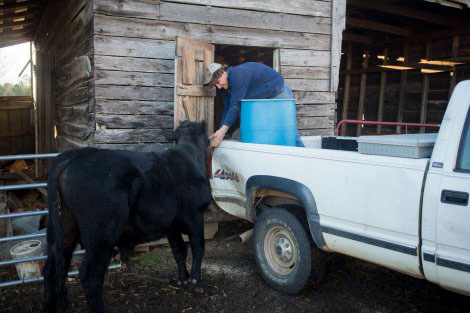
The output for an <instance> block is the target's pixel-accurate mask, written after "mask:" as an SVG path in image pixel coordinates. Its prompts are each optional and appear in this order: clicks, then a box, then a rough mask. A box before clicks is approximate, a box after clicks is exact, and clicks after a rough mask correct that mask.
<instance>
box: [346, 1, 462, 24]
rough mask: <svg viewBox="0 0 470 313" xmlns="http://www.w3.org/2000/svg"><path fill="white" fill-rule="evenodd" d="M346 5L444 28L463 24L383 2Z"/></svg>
mask: <svg viewBox="0 0 470 313" xmlns="http://www.w3.org/2000/svg"><path fill="white" fill-rule="evenodd" d="M348 4H351V5H354V6H359V7H362V8H367V9H373V10H376V11H381V12H385V13H388V14H395V15H401V16H406V17H410V18H413V19H416V20H420V21H426V22H429V23H433V24H440V25H445V26H453V27H458V26H461V25H463V24H464V23H462V22H460V21H458V20H457V19H455V18H450V17H445V16H442V15H439V14H434V13H430V12H426V11H422V10H416V9H413V8H410V7H405V6H399V5H395V4H391V3H384V2H383V1H373V0H348Z"/></svg>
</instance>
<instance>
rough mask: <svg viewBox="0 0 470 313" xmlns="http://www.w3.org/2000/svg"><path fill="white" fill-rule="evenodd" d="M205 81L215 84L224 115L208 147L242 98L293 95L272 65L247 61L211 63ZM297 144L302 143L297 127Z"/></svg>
mask: <svg viewBox="0 0 470 313" xmlns="http://www.w3.org/2000/svg"><path fill="white" fill-rule="evenodd" d="M204 85H209V86H210V87H214V86H215V87H217V89H219V90H221V91H222V96H223V98H224V115H223V117H222V123H221V127H220V128H219V130H217V131H216V132H215V133H214V134H213V135H212V136H211V138H210V139H211V147H213V148H215V147H217V146H218V145H219V144H220V143H221V142H222V140H223V139H224V136H225V134H226V133H227V131H228V130H229V128H230V127H231V126H232V125H233V124H234V123H235V122H236V120H237V118H238V115H239V114H240V111H241V110H240V109H241V102H240V101H241V100H242V99H293V98H294V97H293V95H292V91H291V90H290V88H289V87H288V86H287V84H286V83H285V82H284V78H282V76H281V75H280V74H279V73H278V72H276V71H275V70H274V69H272V68H271V67H269V66H267V65H264V64H261V63H256V62H246V63H243V64H240V65H237V66H228V65H221V64H219V63H211V64H209V65H208V66H207V68H206V70H205V73H204ZM296 145H297V146H298V147H304V144H303V142H302V140H301V139H300V135H299V132H298V131H297V138H296Z"/></svg>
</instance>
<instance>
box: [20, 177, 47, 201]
mask: <svg viewBox="0 0 470 313" xmlns="http://www.w3.org/2000/svg"><path fill="white" fill-rule="evenodd" d="M15 173H16V174H18V176H20V177H22V178H24V179H25V180H26V181H27V182H28V183H30V184H33V183H36V182H35V181H34V180H33V179H32V178H31V177H29V175H28V174H26V173H25V172H23V171H21V170H15ZM36 189H37V190H39V192H41V193H42V194H43V195H45V196H46V197H47V189H46V188H42V187H39V188H36Z"/></svg>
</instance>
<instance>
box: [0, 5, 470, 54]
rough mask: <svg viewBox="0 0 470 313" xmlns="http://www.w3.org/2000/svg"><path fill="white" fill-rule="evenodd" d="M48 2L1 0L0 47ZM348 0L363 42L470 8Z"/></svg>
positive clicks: (29, 25)
mask: <svg viewBox="0 0 470 313" xmlns="http://www.w3.org/2000/svg"><path fill="white" fill-rule="evenodd" d="M48 2H51V0H0V48H3V47H7V46H11V45H15V44H19V43H23V42H28V41H31V40H32V39H33V37H34V35H35V33H36V30H37V27H38V24H39V21H40V19H41V15H42V12H43V10H44V7H45V6H46V4H47V3H48ZM195 2H196V1H195ZM347 4H348V18H347V24H348V25H347V30H346V32H345V34H344V39H345V40H352V41H359V42H361V41H362V42H363V43H371V42H374V41H375V40H377V39H378V38H377V37H380V36H378V35H379V34H378V33H381V34H389V36H388V38H390V37H391V38H394V37H396V36H400V37H410V36H416V35H419V34H420V33H422V32H428V31H429V30H430V29H431V30H446V29H449V28H453V29H455V30H458V29H459V28H466V27H465V26H467V25H466V21H467V20H465V18H464V19H460V20H459V18H458V17H459V16H462V17H468V12H469V11H470V9H469V7H470V0H406V1H405V0H387V1H375V0H347ZM436 4H440V6H439V5H436ZM456 8H457V9H463V10H456ZM456 11H457V12H458V11H461V12H459V13H456ZM349 30H352V31H351V32H349ZM380 39H382V38H380Z"/></svg>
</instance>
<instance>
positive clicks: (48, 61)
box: [34, 0, 94, 152]
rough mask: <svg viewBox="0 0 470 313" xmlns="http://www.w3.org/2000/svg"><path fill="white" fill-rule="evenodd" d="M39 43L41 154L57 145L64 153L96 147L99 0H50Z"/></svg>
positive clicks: (38, 147)
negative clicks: (95, 57)
mask: <svg viewBox="0 0 470 313" xmlns="http://www.w3.org/2000/svg"><path fill="white" fill-rule="evenodd" d="M34 45H35V50H36V64H35V67H36V73H35V74H36V75H35V76H36V81H35V89H36V97H37V98H36V105H37V108H38V112H37V118H38V121H37V136H38V139H39V140H38V146H37V152H51V151H55V150H56V145H57V148H58V150H59V151H64V150H66V149H70V148H74V147H82V146H88V145H90V143H91V138H92V134H93V132H94V84H93V78H94V77H93V71H92V68H93V62H94V60H93V1H92V0H67V1H58V0H53V1H49V3H48V5H47V7H46V9H45V11H44V14H43V17H42V19H41V22H40V24H39V26H38V31H37V33H36V37H35V40H34ZM54 126H55V127H56V130H57V138H56V139H55V138H54V136H55V134H54V132H55V130H54Z"/></svg>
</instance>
